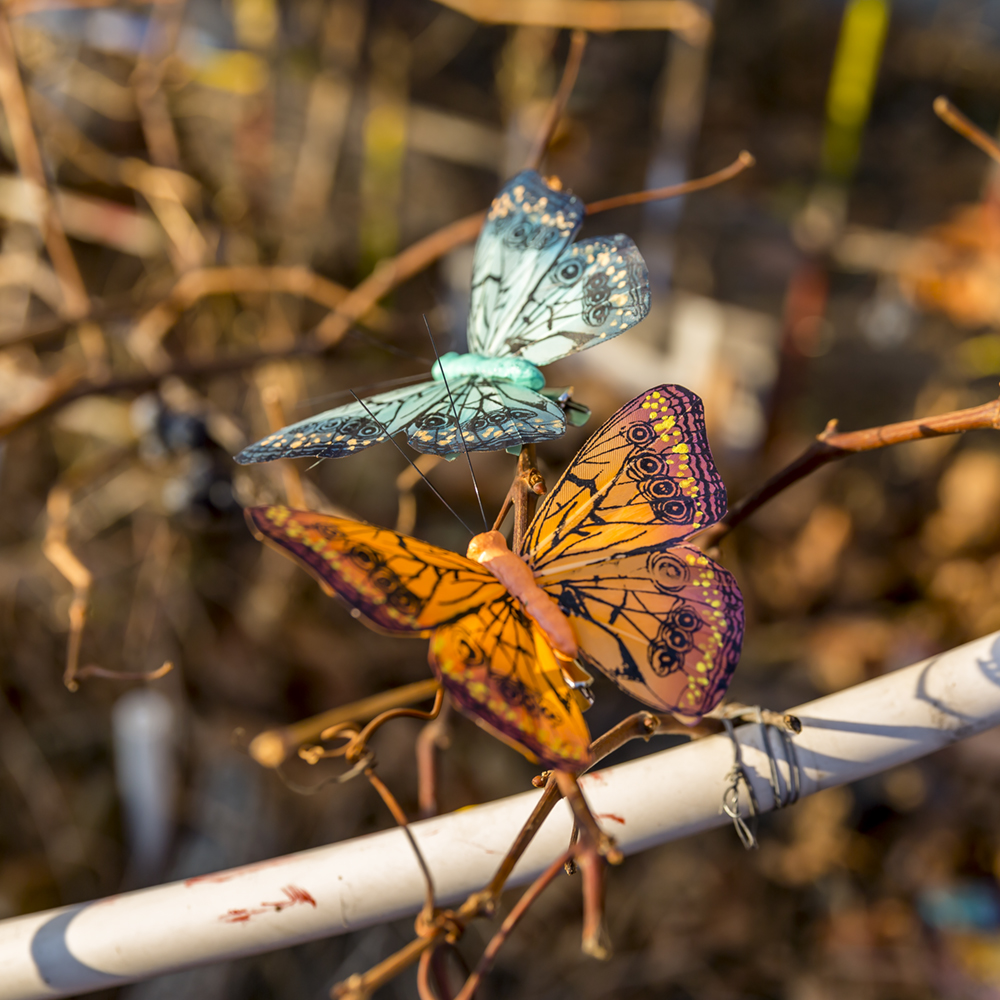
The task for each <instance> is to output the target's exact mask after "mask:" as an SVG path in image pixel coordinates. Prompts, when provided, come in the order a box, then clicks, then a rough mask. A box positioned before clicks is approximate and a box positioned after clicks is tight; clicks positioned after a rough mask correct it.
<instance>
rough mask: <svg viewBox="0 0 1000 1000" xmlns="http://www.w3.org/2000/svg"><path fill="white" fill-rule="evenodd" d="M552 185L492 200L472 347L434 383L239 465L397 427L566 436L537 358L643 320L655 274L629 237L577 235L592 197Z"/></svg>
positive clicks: (333, 447)
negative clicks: (650, 272) (583, 198)
mask: <svg viewBox="0 0 1000 1000" xmlns="http://www.w3.org/2000/svg"><path fill="white" fill-rule="evenodd" d="M555 183H557V182H552V183H549V182H546V181H545V180H544V179H543V178H542V177H541V176H540V175H539V174H538V173H537V172H536V171H534V170H524V171H522V172H521V173H519V174H518V175H517V176H516V177H514V179H513V180H511V181H510V182H509V183H508V184H507V185H506V187H504V189H503V190H502V191H501V192H500V193H499V194H498V195H497V197H496V198H495V199H494V200H493V204H492V205H491V207H490V210H489V213H488V214H487V216H486V222H485V224H484V225H483V229H482V232H481V233H480V234H479V240H478V242H477V243H476V251H475V258H474V262H473V272H472V304H471V309H470V313H469V352H470V353H468V354H456V353H454V352H449V353H448V354H445V355H443V356H442V357H441V358H440V359H439V360H438V361H436V362H435V364H434V366H433V368H432V369H431V381H429V382H421V383H418V384H417V385H413V386H407V387H406V388H402V389H393V390H391V391H389V392H383V393H379V394H378V395H376V396H372V397H370V398H368V399H366V400H365V403H364V405H362V404H361V403H359V402H354V403H349V404H347V405H346V406H340V407H337V408H336V409H333V410H327V411H326V412H325V413H320V414H318V415H317V416H315V417H309V418H308V419H307V420H302V421H299V422H298V423H296V424H291V425H290V426H288V427H283V428H282V429H281V430H279V431H276V432H275V433H274V434H271V435H269V436H268V437H266V438H264V439H263V440H261V441H258V442H257V443H256V444H252V445H250V446H249V447H248V448H244V449H243V451H241V452H240V453H239V454H238V455H237V456H236V461H237V462H240V463H241V464H244V465H245V464H248V463H251V462H267V461H271V460H272V459H277V458H295V457H298V456H307V455H308V456H314V457H317V456H318V457H322V458H341V457H342V456H344V455H349V454H351V453H353V452H355V451H359V450H360V449H362V448H367V447H368V446H369V445H372V444H375V443H376V442H379V441H384V440H385V439H386V436H387V435H388V436H394V435H396V434H398V433H399V432H401V431H405V432H406V437H407V441H408V442H409V444H410V445H411V446H412V447H414V448H415V449H416V450H417V451H423V452H428V453H430V454H433V455H448V456H452V455H455V454H457V453H460V452H461V451H462V450H463V447H466V448H468V450H470V451H499V450H500V449H502V448H518V447H520V446H522V445H525V444H531V443H532V442H535V441H546V440H549V439H550V438H556V437H559V436H560V435H562V434H563V433H564V432H565V430H566V416H567V414H566V408H565V407H564V406H560V405H559V402H558V401H557V400H555V399H552V398H549V397H548V396H546V395H544V394H543V393H542V392H541V390H542V389H543V387H544V386H545V376H544V375H542V373H541V372H540V371H539V370H538V366H539V365H547V364H549V363H550V362H552V361H556V360H557V359H558V358H564V357H566V356H567V355H569V354H573V353H574V352H575V351H582V350H584V349H585V348H587V347H591V346H593V345H594V344H598V343H600V342H601V341H603V340H610V339H611V338H612V337H617V336H618V334H620V333H623V332H624V331H625V330H627V329H628V328H629V327H631V326H634V325H635V324H636V323H638V322H639V320H641V319H642V318H643V317H644V316H645V315H646V313H648V312H649V275H648V273H647V271H646V265H645V263H644V262H643V259H642V255H641V254H640V253H639V251H638V249H637V248H636V245H635V244H634V243H633V242H632V240H631V239H629V238H628V237H627V236H622V235H618V236H611V237H597V238H595V239H591V240H584V241H582V242H580V243H573V242H572V240H573V237H574V236H575V235H576V233H577V231H578V230H579V228H580V226H581V224H582V223H583V217H584V214H585V209H584V205H583V202H581V201H580V199H579V198H577V197H575V196H574V195H572V194H570V193H569V192H567V191H562V190H560V189H559V188H558V187H556V186H554V184H555ZM556 395H558V393H556ZM581 409H582V408H581ZM571 418H572V414H571ZM456 424H457V426H458V427H460V428H461V434H462V438H463V439H464V441H465V444H464V446H463V444H462V442H461V441H460V440H459V438H458V431H457V427H456Z"/></svg>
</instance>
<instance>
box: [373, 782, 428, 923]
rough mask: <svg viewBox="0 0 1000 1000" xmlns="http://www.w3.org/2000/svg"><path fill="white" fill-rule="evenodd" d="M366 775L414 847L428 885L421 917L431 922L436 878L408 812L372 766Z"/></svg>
mask: <svg viewBox="0 0 1000 1000" xmlns="http://www.w3.org/2000/svg"><path fill="white" fill-rule="evenodd" d="M365 777H366V778H367V779H368V780H369V782H371V786H372V788H374V789H375V791H376V792H378V793H379V795H380V796H381V798H382V801H383V802H384V803H385V804H386V805H387V806H388V807H389V812H391V813H392V818H393V819H394V820H395V821H396V822H397V823H398V824H399V826H400V827H401V828H402V830H403V833H405V834H406V839H407V840H408V841H409V842H410V847H412V848H413V853H414V854H415V855H416V857H417V864H418V865H420V871H421V872H422V873H423V876H424V884H425V886H426V891H427V895H426V897H425V898H424V908H423V910H422V911H421V914H420V918H421V919H423V920H424V921H425V922H430V921H431V920H432V919H433V916H434V879H433V878H432V877H431V870H430V868H428V867H427V861H426V860H425V859H424V854H423V851H421V850H420V847H419V846H418V845H417V841H416V839H415V838H414V836H413V831H412V830H411V829H410V821H409V820H408V819H407V818H406V813H405V812H403V808H402V806H400V804H399V803H398V802H397V801H396V796H395V795H393V794H392V792H390V791H389V788H388V786H387V785H386V784H385V782H384V781H382V779H381V778H379V776H378V775H377V774H376V773H375V772H374V771H373V770H372V769H371V768H370V767H366V768H365Z"/></svg>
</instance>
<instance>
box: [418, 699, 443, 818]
mask: <svg viewBox="0 0 1000 1000" xmlns="http://www.w3.org/2000/svg"><path fill="white" fill-rule="evenodd" d="M450 707H451V703H450V702H449V701H448V700H447V699H445V700H444V702H443V703H442V705H441V711H440V712H438V716H437V718H436V719H432V720H431V721H430V722H428V723H427V725H426V726H424V728H423V729H421V730H420V735H419V736H418V737H417V744H416V748H415V749H416V759H417V805H418V806H419V808H420V816H421V818H422V819H427V817H428V816H436V815H437V812H438V800H437V751H438V750H447V749H448V747H449V746H450V745H451V740H450V739H449V737H448V715H449V711H450Z"/></svg>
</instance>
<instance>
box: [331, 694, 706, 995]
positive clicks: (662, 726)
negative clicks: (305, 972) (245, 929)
mask: <svg viewBox="0 0 1000 1000" xmlns="http://www.w3.org/2000/svg"><path fill="white" fill-rule="evenodd" d="M721 728H722V727H721V724H720V723H707V724H706V723H704V722H703V723H700V724H699V725H697V726H683V725H682V724H681V723H678V722H677V721H676V720H674V719H673V717H672V716H669V715H664V716H656V715H653V714H652V713H650V712H638V713H636V714H635V715H633V716H630V717H629V719H626V720H624V722H622V723H620V724H619V725H618V726H616V727H615V728H614V729H612V730H611V731H610V732H608V733H605V734H604V736H601V737H599V738H598V739H596V740H595V741H594V742H593V743H591V745H590V751H591V756H592V757H593V764H596V763H597V761H599V760H601V759H602V758H603V757H606V756H607V755H608V754H610V753H612V752H613V751H615V750H616V749H618V747H620V746H623V745H624V744H625V743H627V742H629V741H630V740H633V739H638V738H643V739H648V738H649V737H650V736H651V735H653V734H655V733H659V732H664V733H675V732H678V731H682V732H683V733H684V734H685V735H688V736H690V737H691V738H692V739H698V738H699V737H701V736H707V735H710V734H711V733H715V732H718V731H719V730H720V729H721ZM593 764H592V765H591V766H593ZM560 798H561V793H560V791H559V785H558V783H557V778H556V776H555V774H554V773H551V772H550V773H548V774H547V776H546V780H545V791H544V792H543V793H542V795H541V797H540V798H539V799H538V801H537V802H536V803H535V808H534V809H533V810H532V811H531V815H530V816H529V817H528V819H527V820H526V821H525V823H524V826H522V827H521V829H520V831H519V832H518V834H517V837H515V838H514V843H513V844H512V845H511V847H510V849H509V850H508V851H507V854H506V855H505V856H504V859H503V861H501V862H500V866H499V868H498V869H497V871H496V874H495V875H494V876H493V878H492V879H491V880H490V883H489V885H488V886H486V888H485V889H482V890H480V891H479V892H476V893H473V894H472V895H471V896H469V897H468V898H467V899H466V900H465V902H464V903H462V905H461V906H460V907H459V908H458V909H457V910H449V911H444V912H441V913H439V914H438V915H437V917H436V922H435V923H434V924H433V925H431V926H429V927H428V926H426V925H425V926H422V927H421V935H420V936H419V937H418V938H416V939H415V940H414V941H411V942H410V943H409V944H408V945H406V946H405V947H403V948H401V949H400V950H399V951H397V952H396V953H395V954H394V955H390V956H389V958H387V959H385V960H384V961H383V962H380V963H379V964H378V965H377V966H375V967H374V968H372V969H370V970H369V971H368V972H366V973H364V974H359V975H354V976H351V977H350V978H349V979H347V980H345V981H344V982H343V983H340V984H339V985H337V986H335V987H334V988H333V990H332V991H331V994H330V995H331V996H332V997H335V998H338V1000H365V998H367V997H370V996H371V994H372V993H373V992H374V991H375V990H377V989H379V988H380V987H381V986H384V985H385V984H386V983H387V982H389V981H390V980H391V979H393V978H394V977H395V976H397V975H399V974H400V973H401V972H402V971H403V969H405V968H408V967H409V966H410V965H412V964H413V963H414V962H416V961H417V960H418V959H419V958H420V956H421V955H422V954H423V953H424V952H425V951H427V950H428V949H431V948H433V947H435V946H436V942H437V941H438V940H440V938H441V937H442V936H448V937H451V938H454V937H457V936H458V934H460V933H461V931H462V929H463V928H464V927H466V926H467V925H468V923H469V922H470V921H472V920H473V919H475V918H476V917H483V916H486V917H488V916H492V915H493V913H494V912H495V911H496V906H497V902H498V900H499V899H500V895H501V893H502V892H503V889H504V886H505V885H506V884H507V880H508V879H509V878H510V875H511V872H513V870H514V868H515V867H516V866H517V863H518V861H520V859H521V857H522V855H523V854H524V852H525V851H526V850H527V848H528V845H529V844H530V843H531V841H532V840H533V839H534V837H535V834H536V833H538V831H539V829H541V826H542V823H544V822H545V820H546V818H547V817H548V815H549V813H551V812H552V810H553V809H554V808H555V805H556V803H557V802H558V801H559V799H560ZM562 863H563V859H560V862H559V864H560V865H561V864H562Z"/></svg>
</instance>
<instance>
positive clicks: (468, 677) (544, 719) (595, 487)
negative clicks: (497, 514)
mask: <svg viewBox="0 0 1000 1000" xmlns="http://www.w3.org/2000/svg"><path fill="white" fill-rule="evenodd" d="M725 507H726V491H725V487H724V486H723V484H722V480H721V478H720V477H719V474H718V472H717V470H716V468H715V464H714V462H713V461H712V454H711V451H710V449H709V446H708V440H707V438H706V435H705V424H704V416H703V411H702V405H701V400H700V399H699V398H698V397H697V396H696V395H695V394H694V393H692V392H689V391H688V390H687V389H683V388H680V387H679V386H670V385H661V386H659V387H658V388H656V389H651V390H649V391H648V392H646V393H643V395H641V396H639V397H637V398H636V399H634V400H632V401H631V402H630V403H628V404H626V405H625V406H624V407H622V409H621V410H619V411H618V412H617V413H616V414H615V415H614V416H613V417H612V418H611V419H610V420H609V421H608V422H607V423H606V424H605V425H604V426H603V427H602V428H601V429H600V430H599V431H598V432H597V433H596V434H594V435H593V436H592V437H591V438H590V440H589V441H588V442H587V443H586V445H584V447H583V448H582V450H581V451H580V453H579V454H578V455H577V456H576V458H575V459H574V461H573V463H572V464H571V465H570V467H569V468H568V469H567V470H566V472H565V473H563V475H562V477H561V478H560V480H559V482H558V483H557V484H556V486H555V488H554V489H553V490H552V491H551V492H550V493H549V494H547V495H546V496H545V498H544V499H543V500H542V501H541V503H540V504H539V507H538V510H537V513H536V514H535V517H534V519H533V520H532V522H531V524H530V525H529V527H528V531H527V533H526V536H525V540H524V545H523V549H522V551H521V552H520V553H518V554H514V553H511V552H509V551H507V549H506V543H505V542H504V540H503V536H502V535H500V534H499V532H486V533H484V534H482V535H476V536H475V538H473V539H472V541H471V542H470V545H469V552H468V554H467V555H466V556H462V555H458V554H457V553H454V552H449V551H447V550H446V549H441V548H438V547H437V546H435V545H431V544H429V543H427V542H422V541H419V540H418V539H416V538H410V537H408V536H406V535H401V534H398V533H397V532H395V531H390V530H387V529H385V528H377V527H373V526H372V525H369V524H364V523H362V522H360V521H352V520H349V519H346V518H340V517H331V516H328V515H326V514H317V513H312V512H309V511H294V510H289V509H288V508H286V507H253V508H251V509H249V510H248V511H247V518H248V520H249V522H250V525H251V528H252V529H253V531H254V533H255V534H256V535H257V537H258V538H261V539H262V540H264V541H268V542H271V543H273V544H275V545H276V546H277V547H278V548H279V549H280V550H281V551H282V552H284V553H285V554H286V555H290V556H292V557H293V558H295V559H296V560H297V561H299V562H300V563H301V564H302V565H303V566H305V568H306V569H308V570H309V571H310V572H311V573H312V574H313V575H314V576H315V577H316V578H317V579H318V580H319V582H320V583H321V584H322V586H323V587H324V589H325V590H326V591H327V592H328V593H331V594H336V595H338V596H339V597H341V598H343V599H344V600H345V601H346V602H347V603H348V604H349V605H350V606H351V607H352V608H353V611H352V614H353V615H355V616H356V617H360V618H361V619H362V620H364V621H365V622H366V623H367V624H369V625H371V626H372V627H374V628H376V629H379V630H383V631H387V632H391V633H393V634H395V635H410V636H425V637H430V651H429V659H430V663H431V666H432V667H433V669H434V670H435V672H436V673H437V675H438V677H439V678H440V680H441V683H442V684H443V685H444V687H445V688H446V689H447V690H448V692H449V694H450V695H451V697H452V699H453V700H454V701H455V702H456V703H457V704H458V706H459V707H460V708H461V709H462V710H463V711H465V712H466V713H467V714H468V715H470V716H471V717H472V718H474V719H475V720H476V721H477V722H479V723H480V724H481V725H483V726H485V727H486V728H487V729H489V730H491V731H492V732H493V733H494V734H495V735H496V736H498V737H500V738H501V739H502V740H504V741H505V742H507V743H509V744H511V745H512V746H514V747H515V748H517V749H518V750H520V751H521V752H522V753H524V754H525V755H526V756H528V757H529V758H531V759H532V760H541V761H543V762H545V763H546V764H548V765H550V766H556V767H563V768H568V769H570V770H580V769H582V768H583V767H585V766H586V765H587V764H588V763H589V762H590V755H589V750H588V746H589V744H590V734H589V733H588V731H587V725H586V723H585V722H584V720H583V715H582V712H583V710H584V709H585V708H586V707H587V706H588V705H589V699H588V698H587V697H586V696H585V694H584V691H583V689H584V688H585V687H586V686H587V683H588V682H589V675H588V674H587V673H586V671H585V670H583V669H581V666H580V664H582V665H583V666H586V667H593V668H597V669H599V670H602V671H603V672H604V673H605V674H607V675H608V676H609V677H610V678H611V679H612V680H613V681H615V683H616V684H618V685H619V687H621V688H622V689H623V690H624V691H626V692H627V693H628V694H630V695H632V696H633V697H634V698H637V699H638V700H639V701H641V702H644V703H645V704H647V705H649V706H651V707H653V708H655V709H658V710H661V711H670V712H673V713H675V714H676V715H678V716H680V717H682V718H684V719H686V720H688V721H692V722H693V721H697V719H699V718H700V717H701V716H702V715H704V714H705V713H706V712H708V711H709V710H711V709H712V708H713V707H714V706H715V705H716V704H717V703H718V701H719V700H720V699H721V698H722V695H723V694H724V692H725V690H726V687H727V685H728V682H729V677H730V675H731V674H732V671H733V668H734V667H735V666H736V662H737V660H738V659H739V653H740V647H741V644H742V639H743V599H742V596H741V595H740V591H739V588H738V587H737V585H736V581H735V580H734V579H733V577H732V576H731V575H730V573H728V572H727V571H726V570H725V569H723V568H722V567H721V566H719V565H717V564H716V563H715V562H713V561H712V560H711V559H709V558H708V557H707V556H706V555H704V553H702V552H701V551H700V550H699V549H697V548H695V547H694V546H692V545H688V544H686V543H685V539H687V538H688V537H690V536H691V535H693V534H695V533H697V532H699V531H701V530H702V529H704V528H706V527H708V526H709V525H711V524H713V523H715V522H716V521H718V520H719V518H721V517H722V515H723V513H724V512H725Z"/></svg>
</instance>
